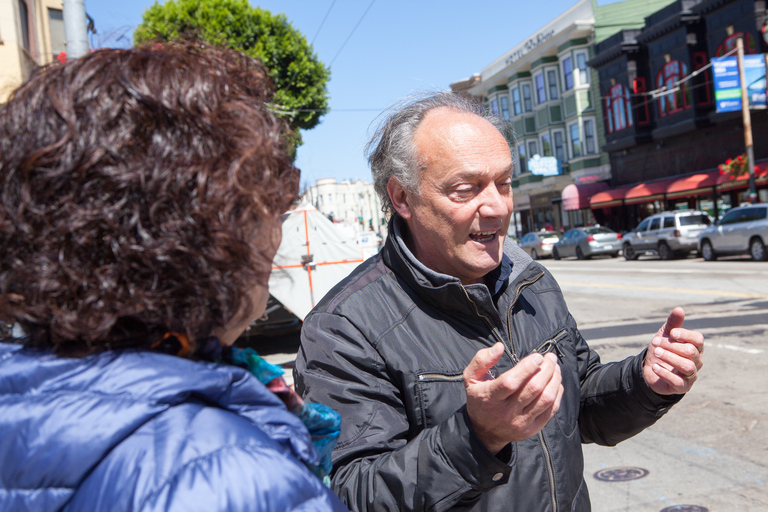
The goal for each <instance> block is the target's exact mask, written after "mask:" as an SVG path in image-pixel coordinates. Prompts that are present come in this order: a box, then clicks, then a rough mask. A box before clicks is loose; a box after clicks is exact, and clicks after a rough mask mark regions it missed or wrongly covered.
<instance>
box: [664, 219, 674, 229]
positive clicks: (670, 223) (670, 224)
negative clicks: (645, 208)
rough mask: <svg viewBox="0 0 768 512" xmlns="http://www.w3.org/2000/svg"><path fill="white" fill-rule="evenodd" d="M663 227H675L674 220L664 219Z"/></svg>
mask: <svg viewBox="0 0 768 512" xmlns="http://www.w3.org/2000/svg"><path fill="white" fill-rule="evenodd" d="M664 227H665V228H674V227H675V218H674V217H664Z"/></svg>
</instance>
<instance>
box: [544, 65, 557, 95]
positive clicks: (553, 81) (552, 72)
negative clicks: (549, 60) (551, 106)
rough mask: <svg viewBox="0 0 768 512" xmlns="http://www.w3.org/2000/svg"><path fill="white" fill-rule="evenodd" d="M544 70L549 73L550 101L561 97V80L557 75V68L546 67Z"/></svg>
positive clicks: (548, 88) (548, 89) (548, 90)
mask: <svg viewBox="0 0 768 512" xmlns="http://www.w3.org/2000/svg"><path fill="white" fill-rule="evenodd" d="M544 72H545V73H546V75H547V92H548V93H549V101H552V100H556V99H558V98H560V82H559V78H558V77H557V68H554V67H552V68H546V69H545V70H544Z"/></svg>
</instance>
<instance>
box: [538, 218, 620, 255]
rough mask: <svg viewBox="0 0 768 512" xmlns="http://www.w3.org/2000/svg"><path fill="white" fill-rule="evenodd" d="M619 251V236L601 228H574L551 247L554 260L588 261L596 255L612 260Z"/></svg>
mask: <svg viewBox="0 0 768 512" xmlns="http://www.w3.org/2000/svg"><path fill="white" fill-rule="evenodd" d="M620 250H621V235H620V234H619V233H617V232H615V231H613V230H611V229H608V228H604V227H601V226H589V227H583V228H574V229H571V230H568V231H566V232H565V235H563V238H561V239H560V240H559V241H558V242H557V243H555V245H554V246H553V247H552V257H553V258H555V259H556V260H559V259H560V258H567V257H569V256H575V257H576V258H577V259H580V260H584V259H589V258H591V257H592V256H594V255H596V254H608V255H610V256H611V257H612V258H615V257H616V256H618V255H619V251H620Z"/></svg>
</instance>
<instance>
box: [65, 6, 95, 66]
mask: <svg viewBox="0 0 768 512" xmlns="http://www.w3.org/2000/svg"><path fill="white" fill-rule="evenodd" d="M63 7H64V36H65V37H66V39H67V58H70V59H76V58H78V57H82V56H83V55H85V54H86V53H88V51H89V50H90V45H89V44H88V20H87V17H86V15H85V0H64V5H63Z"/></svg>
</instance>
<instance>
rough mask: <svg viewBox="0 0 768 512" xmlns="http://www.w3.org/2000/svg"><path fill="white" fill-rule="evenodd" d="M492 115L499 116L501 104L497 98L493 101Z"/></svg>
mask: <svg viewBox="0 0 768 512" xmlns="http://www.w3.org/2000/svg"><path fill="white" fill-rule="evenodd" d="M491 114H493V115H495V116H497V115H499V104H498V102H497V101H496V99H495V98H494V99H492V100H491Z"/></svg>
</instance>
